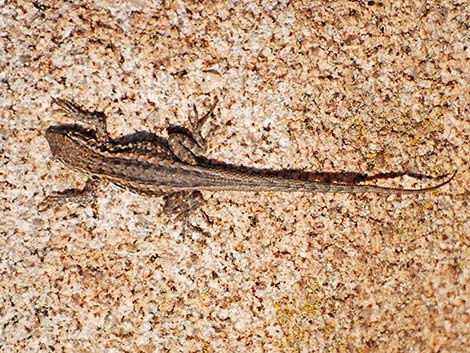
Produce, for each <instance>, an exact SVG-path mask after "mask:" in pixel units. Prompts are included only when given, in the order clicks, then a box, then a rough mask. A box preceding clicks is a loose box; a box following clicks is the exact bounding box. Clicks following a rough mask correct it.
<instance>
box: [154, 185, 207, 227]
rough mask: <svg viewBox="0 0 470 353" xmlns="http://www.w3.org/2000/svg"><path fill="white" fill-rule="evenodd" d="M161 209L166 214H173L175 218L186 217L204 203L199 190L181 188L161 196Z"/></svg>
mask: <svg viewBox="0 0 470 353" xmlns="http://www.w3.org/2000/svg"><path fill="white" fill-rule="evenodd" d="M163 200H164V201H165V204H164V205H163V210H164V212H165V213H166V214H168V215H171V216H175V215H176V219H177V220H181V219H183V218H187V216H189V214H190V213H191V212H193V211H195V210H197V209H198V208H199V207H201V205H202V204H203V203H204V199H203V197H202V193H201V192H200V191H197V190H196V191H192V190H183V191H177V192H173V193H171V194H167V195H165V196H164V197H163Z"/></svg>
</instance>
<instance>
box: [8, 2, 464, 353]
mask: <svg viewBox="0 0 470 353" xmlns="http://www.w3.org/2000/svg"><path fill="white" fill-rule="evenodd" d="M195 3H196V2H193V1H186V2H185V1H179V2H151V1H143V0H134V1H97V2H92V1H73V2H72V1H37V2H26V1H0V160H1V164H0V165H1V167H0V200H1V201H0V215H1V216H0V217H1V219H0V351H2V352H52V351H55V352H465V351H468V350H466V349H468V347H469V346H470V342H469V339H470V302H469V298H470V286H469V283H470V239H469V234H470V217H469V214H470V205H469V201H470V196H469V179H470V172H469V162H470V157H469V156H470V148H469V141H470V112H469V107H470V104H469V102H470V89H469V87H470V74H469V73H470V31H469V30H468V23H469V21H470V5H469V3H468V2H466V1H428V2H423V1H393V2H390V3H389V2H383V3H382V2H375V1H368V2H364V1H357V2H352V1H336V2H328V3H327V2H323V1H317V2H312V1H292V2H287V1H260V2H257V3H254V2H252V1H246V2H245V1H243V2H233V3H232V2H210V1H205V2H202V3H200V4H195ZM216 96H217V97H218V98H219V105H218V108H217V114H216V116H215V117H214V119H213V120H211V121H210V122H209V124H208V125H209V126H208V130H210V131H211V134H210V138H209V141H208V142H209V151H208V155H209V156H210V157H212V158H216V159H220V160H223V161H227V162H230V163H236V164H244V165H247V166H256V167H265V168H274V169H280V168H302V169H305V170H311V171H325V172H342V171H350V172H360V173H368V174H377V173H382V172H390V171H411V172H418V173H423V174H429V175H432V176H438V175H442V174H446V173H449V172H452V171H453V170H458V174H457V176H456V177H455V179H454V180H453V181H452V182H451V184H449V185H446V186H445V187H444V188H442V189H440V190H437V191H435V192H431V193H427V194H422V195H408V196H384V195H373V194H363V195H360V194H359V195H339V194H310V195H307V194H301V193H295V194H285V193H234V192H211V193H208V192H206V193H204V198H205V199H206V200H207V202H206V204H205V205H204V206H203V208H202V211H203V212H196V213H195V214H193V215H192V216H191V217H190V219H189V220H188V222H189V224H190V226H187V225H185V224H184V223H183V222H178V221H174V220H173V219H172V218H171V217H169V216H167V215H165V214H164V213H163V212H162V200H161V199H159V198H149V197H142V196H139V195H135V194H133V193H131V192H129V191H126V190H122V189H120V188H118V187H116V186H114V185H108V184H103V185H102V186H101V187H100V190H99V195H98V199H97V206H96V209H93V208H92V207H91V206H90V205H77V204H69V205H64V206H60V207H57V208H53V209H49V210H46V211H44V212H40V211H39V210H38V204H39V203H40V202H41V201H42V200H43V199H44V198H45V197H46V195H49V194H50V193H52V192H53V191H56V190H64V189H66V188H70V187H80V186H83V184H84V183H85V181H86V177H87V176H86V175H84V174H82V173H79V172H75V171H72V170H70V169H68V168H66V167H64V166H62V165H60V164H59V163H58V162H56V161H54V160H53V159H52V158H51V154H50V151H49V148H48V145H47V142H46V140H45V138H44V136H43V132H44V130H45V129H46V128H47V127H48V126H49V125H51V124H55V123H58V122H60V121H57V115H56V114H54V109H56V108H57V107H55V106H54V105H53V104H52V103H51V98H52V97H63V98H69V99H72V100H74V101H76V102H77V103H80V104H82V105H84V106H85V107H87V108H89V109H97V110H101V111H104V112H105V113H106V114H107V115H108V129H109V131H110V133H111V134H112V135H113V136H120V135H125V134H129V133H132V132H135V131H140V130H146V131H151V132H154V133H157V134H162V135H163V136H164V135H165V127H167V126H168V125H169V124H187V117H188V114H190V113H191V111H192V104H196V106H197V107H198V109H199V111H200V112H203V111H205V110H206V109H207V107H208V106H209V105H210V102H211V101H212V100H213V99H214V97H216ZM383 184H384V185H401V186H404V187H419V186H421V185H422V184H423V182H422V181H416V180H414V179H412V178H410V177H404V178H399V179H397V180H392V181H384V182H383ZM204 214H205V215H206V216H205V215H204Z"/></svg>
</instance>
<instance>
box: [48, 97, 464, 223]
mask: <svg viewBox="0 0 470 353" xmlns="http://www.w3.org/2000/svg"><path fill="white" fill-rule="evenodd" d="M53 102H54V103H55V104H57V105H58V106H59V107H60V109H61V111H62V112H63V113H64V114H65V115H66V116H68V117H70V118H72V119H73V120H74V121H76V123H73V124H60V125H51V126H49V127H48V128H47V130H46V132H45V138H46V140H47V142H48V144H49V147H50V150H51V152H52V155H53V156H54V157H55V158H56V159H58V160H59V161H61V162H62V163H64V164H65V165H67V166H68V167H71V168H72V169H76V170H79V171H82V172H85V173H87V174H90V175H92V176H93V178H92V179H89V181H88V182H87V183H86V185H85V187H84V189H83V190H78V189H69V190H65V191H63V192H59V193H56V194H55V195H50V196H49V197H47V198H46V199H45V200H44V201H43V202H42V206H43V208H48V207H49V206H50V205H52V204H62V203H66V202H70V201H72V202H73V201H76V202H80V201H82V200H86V199H88V200H90V199H91V200H92V199H94V197H95V191H96V181H95V179H104V180H107V181H109V182H111V183H114V184H116V185H118V186H121V187H123V188H126V189H128V190H130V191H132V192H135V193H138V194H143V195H150V196H163V197H164V200H165V206H164V209H165V210H166V211H167V212H170V213H171V212H174V213H177V214H180V213H187V212H190V211H192V210H194V209H196V208H198V207H199V206H200V205H201V203H202V202H203V198H202V194H201V191H281V192H305V193H312V192H322V193H326V192H331V193H367V192H369V193H370V192H372V193H381V194H399V195H402V194H419V193H424V192H429V191H432V190H436V189H438V188H441V187H442V186H444V185H446V184H448V183H449V182H450V181H451V180H452V179H453V178H454V176H455V174H456V172H454V173H453V174H452V175H451V176H450V177H448V178H447V179H446V180H444V181H443V182H441V183H439V184H437V185H434V186H430V187H425V188H420V189H405V188H394V187H384V186H378V185H371V184H357V183H355V184H351V183H345V182H339V183H338V182H331V181H322V180H304V179H301V178H295V177H289V176H285V175H281V174H279V173H275V172H272V171H271V172H270V170H267V169H255V168H249V167H244V166H234V165H230V164H225V163H213V162H211V161H210V160H209V159H207V158H205V157H204V156H203V154H204V152H205V149H206V141H205V138H203V137H202V134H201V129H202V126H203V124H204V123H205V122H206V121H207V119H208V118H209V117H210V116H212V115H213V109H214V107H215V105H216V104H217V99H216V100H215V103H214V104H213V105H212V107H211V108H210V110H209V111H208V112H207V113H206V114H205V115H204V116H203V117H201V118H197V111H196V108H195V106H194V111H195V113H196V114H195V116H196V119H195V121H191V131H190V130H188V129H186V128H182V127H180V126H171V127H170V128H168V129H167V131H168V138H166V139H165V138H163V137H160V136H157V135H154V134H151V133H137V134H134V135H133V136H131V135H128V136H124V137H122V138H118V139H112V138H111V137H110V136H109V135H108V133H107V130H106V116H105V114H104V113H102V112H98V111H88V110H86V109H84V108H82V107H81V106H79V105H77V104H75V103H73V102H71V101H69V100H66V99H62V98H54V99H53ZM77 122H78V123H77ZM392 174H397V173H392ZM403 174H405V173H403ZM90 180H91V181H90Z"/></svg>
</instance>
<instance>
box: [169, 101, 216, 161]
mask: <svg viewBox="0 0 470 353" xmlns="http://www.w3.org/2000/svg"><path fill="white" fill-rule="evenodd" d="M217 103H218V99H217V98H216V99H215V100H214V103H212V105H211V107H210V109H209V110H208V112H207V113H206V114H205V115H204V116H203V117H201V118H198V113H197V109H196V106H195V105H193V109H194V114H193V115H194V116H193V117H191V116H190V118H189V120H190V123H191V130H188V129H186V128H183V127H181V126H171V127H170V128H168V147H169V148H170V150H171V151H172V153H173V155H174V156H175V157H176V158H178V159H179V160H180V161H182V162H184V163H188V164H193V165H196V164H199V163H200V161H201V159H204V157H203V155H204V153H205V151H206V147H207V145H206V140H205V138H204V137H203V136H202V134H201V130H202V127H203V125H204V123H205V122H206V121H207V119H209V117H211V116H213V114H214V108H215V106H216V105H217Z"/></svg>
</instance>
